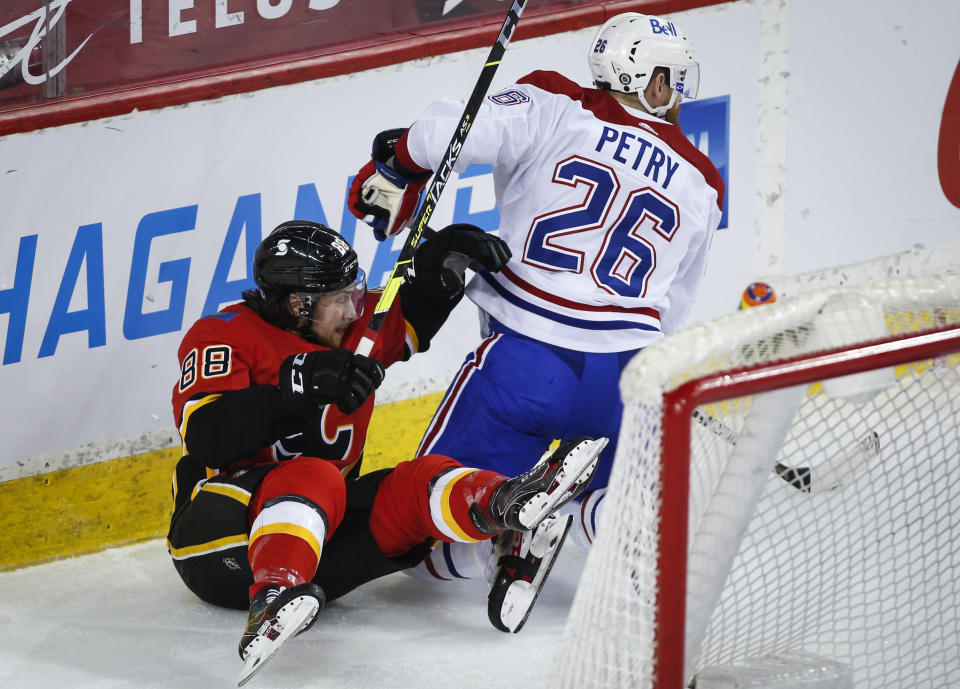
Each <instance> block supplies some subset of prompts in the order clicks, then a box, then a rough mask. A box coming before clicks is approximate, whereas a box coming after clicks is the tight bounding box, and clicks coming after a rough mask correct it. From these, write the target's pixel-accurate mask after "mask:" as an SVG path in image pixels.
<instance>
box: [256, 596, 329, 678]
mask: <svg viewBox="0 0 960 689" xmlns="http://www.w3.org/2000/svg"><path fill="white" fill-rule="evenodd" d="M325 601H326V596H324V593H323V589H321V588H320V587H319V586H317V585H316V584H314V583H311V582H307V583H305V584H300V585H298V586H292V587H290V588H287V589H284V588H278V587H276V586H267V587H265V588H264V589H262V590H261V591H259V592H258V593H257V594H256V595H255V596H254V597H253V600H252V601H251V602H250V615H249V617H248V618H247V631H245V632H244V633H243V636H242V637H241V638H240V657H241V658H242V659H243V671H242V672H241V673H240V680H239V682H237V685H238V686H241V687H242V686H243V685H244V684H246V683H247V681H248V680H249V679H250V678H251V677H253V676H254V675H255V674H256V673H257V672H259V671H260V668H262V667H263V666H264V665H266V664H267V661H268V660H270V658H272V657H273V656H274V655H275V654H276V652H277V651H279V650H280V649H281V648H282V647H283V645H284V644H285V643H287V642H288V641H289V640H290V639H292V638H293V637H295V636H296V635H297V634H299V633H300V632H303V631H306V630H307V629H309V628H310V625H312V624H313V622H314V620H316V619H317V613H318V612H320V610H321V609H322V608H323V605H324V602H325Z"/></svg>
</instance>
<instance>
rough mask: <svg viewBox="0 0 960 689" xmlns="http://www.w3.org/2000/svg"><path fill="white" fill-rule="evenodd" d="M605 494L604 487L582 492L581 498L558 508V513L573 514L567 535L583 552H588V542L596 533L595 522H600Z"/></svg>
mask: <svg viewBox="0 0 960 689" xmlns="http://www.w3.org/2000/svg"><path fill="white" fill-rule="evenodd" d="M606 495H607V489H606V488H597V489H596V490H591V491H588V492H586V493H584V495H583V500H574V501H572V502H569V503H567V504H566V505H564V506H563V507H561V508H560V510H559V512H560V514H572V515H573V525H572V526H571V527H570V533H569V534H568V535H567V537H568V538H572V539H573V541H574V543H576V544H577V546H578V547H579V548H580V550H582V551H583V552H585V553H586V552H589V550H590V544H591V543H593V539H594V538H595V537H596V535H597V524H598V523H599V522H600V513H601V512H603V499H604V498H605V497H606Z"/></svg>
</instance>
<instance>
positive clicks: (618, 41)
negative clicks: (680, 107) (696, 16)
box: [587, 12, 700, 117]
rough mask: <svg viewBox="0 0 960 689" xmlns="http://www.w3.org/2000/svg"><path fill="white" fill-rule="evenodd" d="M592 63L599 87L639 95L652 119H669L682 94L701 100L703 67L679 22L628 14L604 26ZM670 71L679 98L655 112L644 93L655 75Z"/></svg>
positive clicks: (594, 45) (595, 41) (593, 49)
mask: <svg viewBox="0 0 960 689" xmlns="http://www.w3.org/2000/svg"><path fill="white" fill-rule="evenodd" d="M589 51H590V52H589V53H588V54H587V63H588V64H589V66H590V73H591V74H592V75H593V80H594V84H596V86H597V88H604V89H609V90H613V91H621V92H623V93H636V94H637V96H638V97H639V98H640V101H641V102H642V103H643V105H644V107H646V108H647V110H649V111H650V112H651V113H652V114H654V115H656V116H657V117H663V116H664V115H665V114H666V112H667V111H668V110H669V109H670V108H671V107H673V104H674V102H675V101H676V98H677V96H676V94H678V93H679V94H681V95H682V96H683V97H684V98H696V97H697V91H698V90H699V88H700V64H699V63H698V62H697V61H696V59H695V57H694V52H693V45H692V44H691V43H690V41H689V40H687V37H686V35H685V34H684V33H683V31H681V30H680V27H678V26H677V25H676V24H675V23H674V22H672V21H668V20H666V19H664V18H663V17H655V16H653V15H649V14H639V13H637V12H624V13H623V14H618V15H617V16H615V17H611V18H610V19H608V20H607V21H606V23H605V24H604V25H603V26H601V27H600V29H599V31H597V34H596V36H595V37H594V39H593V43H591V44H590V49H589ZM657 67H664V68H666V69H667V70H668V81H669V84H670V88H671V89H672V90H673V92H674V95H673V96H671V98H670V102H669V103H668V104H667V105H664V106H660V107H658V108H653V107H651V106H650V105H649V104H648V103H647V101H646V99H645V98H644V95H643V91H644V89H646V88H647V85H648V84H649V83H650V78H651V77H652V76H653V70H654V69H656V68H657Z"/></svg>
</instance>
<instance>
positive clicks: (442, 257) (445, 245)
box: [413, 224, 511, 296]
mask: <svg viewBox="0 0 960 689" xmlns="http://www.w3.org/2000/svg"><path fill="white" fill-rule="evenodd" d="M510 256H511V254H510V247H508V246H507V243H506V242H504V241H503V240H502V239H500V238H499V237H496V236H494V235H492V234H487V233H486V232H484V231H483V230H481V229H480V228H479V227H476V226H474V225H467V224H459V225H449V226H447V227H445V228H443V229H442V230H440V231H439V232H437V233H435V234H434V235H433V236H432V237H430V238H429V239H427V240H426V241H424V242H421V244H420V245H419V246H418V247H417V249H416V251H415V252H414V254H413V272H414V275H415V277H414V278H413V280H425V281H426V282H427V283H428V284H429V285H430V286H431V287H432V288H434V289H436V290H437V291H439V292H441V293H443V294H445V295H449V296H453V295H457V294H460V293H462V292H463V285H464V274H465V272H466V269H467V268H468V267H469V268H470V269H471V270H480V269H486V270H489V271H491V272H494V273H495V272H497V271H499V270H500V269H501V268H503V267H504V266H505V265H507V261H509V260H510Z"/></svg>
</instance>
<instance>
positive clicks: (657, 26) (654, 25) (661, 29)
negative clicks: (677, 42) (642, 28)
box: [650, 17, 677, 36]
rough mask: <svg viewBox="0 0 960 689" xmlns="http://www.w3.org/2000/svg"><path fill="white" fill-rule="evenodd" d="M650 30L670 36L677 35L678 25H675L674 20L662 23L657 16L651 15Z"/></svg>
mask: <svg viewBox="0 0 960 689" xmlns="http://www.w3.org/2000/svg"><path fill="white" fill-rule="evenodd" d="M650 30H651V31H652V32H653V33H654V34H661V33H662V34H669V35H670V36H676V35H677V27H675V26H674V25H673V22H667V23H666V24H661V23H660V22H659V21H658V20H657V19H656V18H654V17H650Z"/></svg>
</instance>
